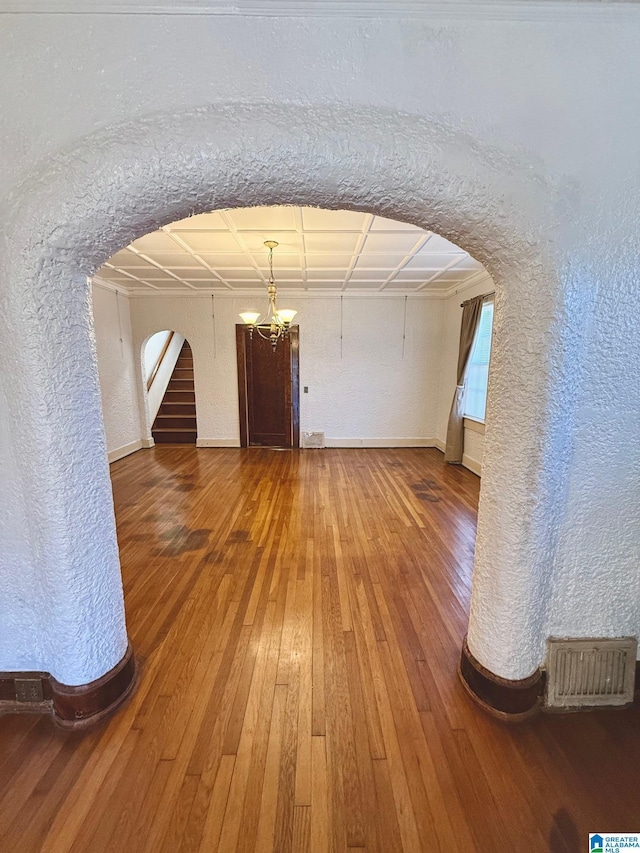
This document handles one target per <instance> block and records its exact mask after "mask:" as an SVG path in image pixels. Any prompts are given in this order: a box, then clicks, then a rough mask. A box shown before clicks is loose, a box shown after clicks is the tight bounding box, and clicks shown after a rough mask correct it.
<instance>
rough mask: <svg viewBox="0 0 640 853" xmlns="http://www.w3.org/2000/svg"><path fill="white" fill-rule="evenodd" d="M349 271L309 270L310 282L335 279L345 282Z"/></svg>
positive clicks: (308, 278)
mask: <svg viewBox="0 0 640 853" xmlns="http://www.w3.org/2000/svg"><path fill="white" fill-rule="evenodd" d="M346 275H347V270H307V280H308V281H323V280H324V281H326V280H327V279H335V280H340V281H342V282H344V280H345V278H346Z"/></svg>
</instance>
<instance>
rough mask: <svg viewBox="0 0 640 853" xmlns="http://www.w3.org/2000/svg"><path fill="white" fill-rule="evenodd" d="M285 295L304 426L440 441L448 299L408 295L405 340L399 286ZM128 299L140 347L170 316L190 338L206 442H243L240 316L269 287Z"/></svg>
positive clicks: (339, 440) (377, 440) (374, 439)
mask: <svg viewBox="0 0 640 853" xmlns="http://www.w3.org/2000/svg"><path fill="white" fill-rule="evenodd" d="M283 300H284V301H286V303H287V306H289V305H290V306H291V307H294V308H296V309H297V310H298V315H297V316H296V322H297V323H298V324H299V326H300V392H301V393H300V428H301V430H321V431H324V432H325V434H326V440H327V443H328V444H330V445H334V446H349V447H353V446H368V445H369V446H371V445H388V446H393V445H403V444H406V445H412V446H415V445H418V446H420V445H422V446H432V445H433V444H434V443H435V436H436V427H437V417H438V383H439V368H440V352H439V347H440V326H441V318H442V305H443V302H442V301H440V300H434V299H430V298H429V297H427V296H426V295H415V294H414V295H411V296H409V297H408V301H407V311H406V337H405V340H404V348H403V331H404V316H405V299H404V296H403V295H401V294H393V295H387V294H385V295H382V294H381V295H379V296H378V295H371V296H345V297H344V299H343V300H341V299H340V297H339V296H330V297H329V296H327V297H324V296H322V297H321V296H309V295H305V294H297V293H296V294H291V295H289V294H287V297H286V300H285V299H284V296H283V297H282V298H281V301H282V302H283V304H284V301H283ZM130 302H131V316H132V325H133V336H134V346H138V345H140V344H141V343H142V342H143V341H144V340H145V338H146V337H147V335H149V334H150V333H151V332H152V331H154V330H155V329H158V328H160V327H163V326H166V325H167V324H169V323H171V324H173V326H174V327H175V328H176V329H179V330H180V332H181V333H182V334H184V335H185V336H186V337H187V339H188V341H189V344H190V346H191V349H192V351H193V359H194V376H195V388H196V411H197V419H198V443H199V445H200V446H207V445H208V446H216V445H217V446H238V445H239V443H240V426H239V417H238V380H237V367H236V349H235V325H236V323H237V322H241V321H240V318H239V316H238V314H239V312H240V311H242V310H251V309H252V308H255V309H256V310H258V309H261V308H264V304H263V303H266V296H264V295H263V296H261V297H256V296H249V295H248V296H247V297H244V298H243V297H241V296H216V298H215V302H212V300H211V296H204V295H203V296H201V297H143V296H135V297H132V298H131V300H130ZM214 310H215V328H214V318H213V312H214ZM341 311H342V328H343V337H342V341H341V340H340V327H341ZM304 386H307V387H308V388H309V392H308V393H307V394H305V393H303V391H302V389H303V387H304Z"/></svg>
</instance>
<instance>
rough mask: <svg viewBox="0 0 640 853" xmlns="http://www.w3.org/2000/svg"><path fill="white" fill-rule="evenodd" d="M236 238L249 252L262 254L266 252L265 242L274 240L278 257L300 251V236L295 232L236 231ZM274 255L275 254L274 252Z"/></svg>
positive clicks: (266, 230)
mask: <svg viewBox="0 0 640 853" xmlns="http://www.w3.org/2000/svg"><path fill="white" fill-rule="evenodd" d="M238 237H239V238H240V240H241V241H242V242H243V243H244V244H245V246H246V247H247V249H248V250H249V251H250V252H258V253H259V252H264V253H265V254H266V252H267V250H266V249H265V246H264V241H265V240H275V241H276V242H277V243H278V248H277V250H276V251H277V253H278V255H284V254H286V253H287V252H298V253H300V252H301V251H302V235H301V234H299V233H298V232H297V231H269V230H268V229H265V230H263V231H238ZM274 255H275V252H274Z"/></svg>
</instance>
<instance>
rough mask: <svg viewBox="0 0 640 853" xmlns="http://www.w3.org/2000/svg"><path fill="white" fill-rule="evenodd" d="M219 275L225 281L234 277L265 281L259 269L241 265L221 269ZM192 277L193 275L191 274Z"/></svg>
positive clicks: (209, 274)
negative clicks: (236, 267) (234, 267)
mask: <svg viewBox="0 0 640 853" xmlns="http://www.w3.org/2000/svg"><path fill="white" fill-rule="evenodd" d="M207 275H208V276H209V278H211V277H212V276H211V273H207ZM218 275H219V276H220V278H223V279H224V280H225V281H233V280H234V279H244V280H245V281H248V280H249V279H251V281H255V282H261V283H262V282H264V279H263V277H262V276H261V275H260V273H259V272H258V271H257V270H254V269H253V268H252V267H239V268H238V269H236V270H220V271H219V273H218ZM190 278H192V276H190ZM197 278H204V276H197Z"/></svg>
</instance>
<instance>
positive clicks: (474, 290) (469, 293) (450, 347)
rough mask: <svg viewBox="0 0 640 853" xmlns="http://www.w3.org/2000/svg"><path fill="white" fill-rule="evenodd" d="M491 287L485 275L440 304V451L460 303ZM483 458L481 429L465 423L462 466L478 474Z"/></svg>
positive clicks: (455, 361) (455, 356)
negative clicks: (441, 306) (441, 305)
mask: <svg viewBox="0 0 640 853" xmlns="http://www.w3.org/2000/svg"><path fill="white" fill-rule="evenodd" d="M494 289H495V284H494V282H493V280H492V278H491V276H490V275H489V274H488V273H487V274H486V275H484V276H480V277H478V278H477V279H475V280H474V282H473V284H471V285H469V286H467V287H461V288H458V289H457V290H456V291H455V293H453V294H452V295H451V296H449V298H448V299H446V300H445V301H444V303H443V309H442V336H441V351H440V355H441V370H440V383H439V388H438V394H439V409H438V427H437V437H438V441H437V446H438V447H439V448H440V449H441V450H444V448H445V444H446V441H447V421H448V419H449V412H450V411H451V402H452V400H453V394H454V391H455V388H456V377H457V371H458V350H459V345H460V322H461V320H462V308H461V307H460V303H461V302H464V301H465V300H466V299H473V297H474V296H480V295H481V294H483V293H491V292H493V290H494ZM483 456H484V429H483V428H482V425H480V424H471V423H469V422H466V423H465V429H464V455H463V457H462V464H463V465H464V466H465V467H467V468H469V469H470V470H471V471H473V472H474V473H475V474H478V475H480V474H481V472H482V459H483Z"/></svg>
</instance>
